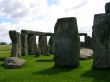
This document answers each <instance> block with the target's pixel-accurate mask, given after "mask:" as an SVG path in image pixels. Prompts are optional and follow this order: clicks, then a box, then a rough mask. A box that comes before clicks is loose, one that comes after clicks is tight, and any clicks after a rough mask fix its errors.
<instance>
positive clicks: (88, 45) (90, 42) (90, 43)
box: [85, 36, 92, 48]
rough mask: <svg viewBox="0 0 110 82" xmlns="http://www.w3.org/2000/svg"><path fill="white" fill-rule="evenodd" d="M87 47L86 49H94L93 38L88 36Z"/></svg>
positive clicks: (86, 39)
mask: <svg viewBox="0 0 110 82" xmlns="http://www.w3.org/2000/svg"><path fill="white" fill-rule="evenodd" d="M85 45H86V48H92V38H91V37H90V36H86V38H85Z"/></svg>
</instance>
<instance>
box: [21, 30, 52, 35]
mask: <svg viewBox="0 0 110 82" xmlns="http://www.w3.org/2000/svg"><path fill="white" fill-rule="evenodd" d="M22 32H23V33H25V34H31V35H36V36H40V35H44V36H53V33H49V32H39V31H32V30H22Z"/></svg>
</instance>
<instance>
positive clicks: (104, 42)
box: [92, 14, 110, 69]
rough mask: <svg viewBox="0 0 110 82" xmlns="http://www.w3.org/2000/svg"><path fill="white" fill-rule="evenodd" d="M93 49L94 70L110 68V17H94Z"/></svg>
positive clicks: (99, 15) (100, 15)
mask: <svg viewBox="0 0 110 82" xmlns="http://www.w3.org/2000/svg"><path fill="white" fill-rule="evenodd" d="M92 47H93V52H94V54H93V69H103V68H110V16H108V15H106V14H97V15H95V16H94V25H93V32H92Z"/></svg>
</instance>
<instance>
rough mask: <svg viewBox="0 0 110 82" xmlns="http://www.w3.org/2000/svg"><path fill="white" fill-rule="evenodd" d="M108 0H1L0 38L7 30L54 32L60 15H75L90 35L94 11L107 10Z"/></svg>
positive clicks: (4, 36)
mask: <svg viewBox="0 0 110 82" xmlns="http://www.w3.org/2000/svg"><path fill="white" fill-rule="evenodd" d="M107 2H109V0H0V42H1V41H6V42H8V43H9V42H11V41H10V38H9V35H8V31H9V30H16V31H18V32H20V31H21V30H22V29H27V30H34V31H42V32H54V25H55V23H56V21H57V19H58V18H62V17H76V18H77V24H78V29H79V32H84V33H88V35H90V36H91V33H92V25H93V17H94V14H98V13H105V3H107Z"/></svg>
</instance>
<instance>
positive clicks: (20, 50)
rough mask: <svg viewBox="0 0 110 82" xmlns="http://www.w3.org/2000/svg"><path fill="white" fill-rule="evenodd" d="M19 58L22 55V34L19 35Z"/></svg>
mask: <svg viewBox="0 0 110 82" xmlns="http://www.w3.org/2000/svg"><path fill="white" fill-rule="evenodd" d="M18 37H19V38H18V51H19V52H18V56H19V57H20V56H21V55H22V43H21V34H20V33H18Z"/></svg>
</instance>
